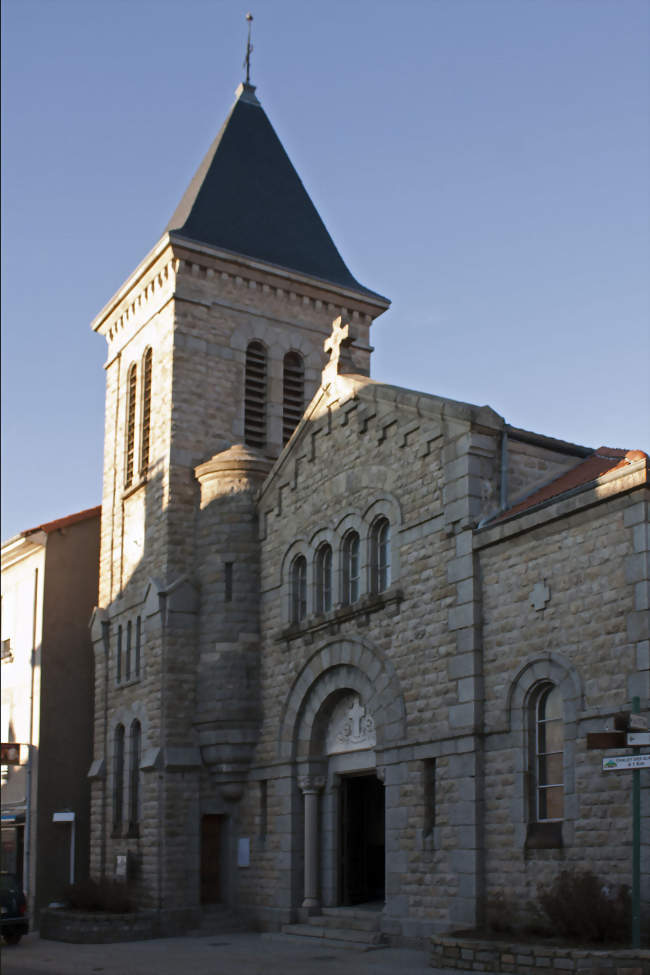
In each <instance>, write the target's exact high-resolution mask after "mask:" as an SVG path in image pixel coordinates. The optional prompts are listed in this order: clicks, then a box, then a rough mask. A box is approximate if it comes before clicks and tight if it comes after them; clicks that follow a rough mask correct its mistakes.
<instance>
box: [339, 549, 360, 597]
mask: <svg viewBox="0 0 650 975" xmlns="http://www.w3.org/2000/svg"><path fill="white" fill-rule="evenodd" d="M342 555H343V565H342V569H343V573H342V585H343V592H342V593H341V596H342V599H341V602H342V603H344V604H346V605H348V604H350V603H356V601H357V599H358V598H359V536H358V534H357V533H356V532H355V531H352V532H348V533H347V535H346V536H345V538H344V539H343V552H342Z"/></svg>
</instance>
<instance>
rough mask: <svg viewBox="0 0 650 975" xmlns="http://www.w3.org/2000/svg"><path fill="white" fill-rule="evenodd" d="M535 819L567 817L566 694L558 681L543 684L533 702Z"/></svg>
mask: <svg viewBox="0 0 650 975" xmlns="http://www.w3.org/2000/svg"><path fill="white" fill-rule="evenodd" d="M529 767H530V772H531V775H530V778H531V786H532V788H531V797H530V798H531V819H532V820H533V821H534V822H538V823H543V822H558V821H560V820H562V819H563V818H564V720H563V713H562V695H561V693H560V689H559V687H557V686H556V685H555V684H543V685H542V686H541V687H540V688H539V689H538V690H537V691H536V692H535V693H534V694H533V696H532V698H531V704H530V762H529Z"/></svg>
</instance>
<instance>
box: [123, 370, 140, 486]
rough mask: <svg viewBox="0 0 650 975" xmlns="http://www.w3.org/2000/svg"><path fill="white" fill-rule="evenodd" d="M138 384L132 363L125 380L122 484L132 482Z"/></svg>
mask: <svg viewBox="0 0 650 975" xmlns="http://www.w3.org/2000/svg"><path fill="white" fill-rule="evenodd" d="M137 386H138V367H137V366H136V365H135V364H133V365H132V366H131V368H130V369H129V371H128V374H127V380H126V456H125V458H124V486H125V487H127V488H128V487H131V485H132V484H133V465H134V457H135V399H136V394H137Z"/></svg>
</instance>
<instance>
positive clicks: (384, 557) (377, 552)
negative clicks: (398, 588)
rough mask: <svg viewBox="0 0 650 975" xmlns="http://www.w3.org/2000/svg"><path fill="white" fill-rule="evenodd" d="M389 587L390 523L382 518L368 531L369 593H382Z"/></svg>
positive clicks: (376, 520)
mask: <svg viewBox="0 0 650 975" xmlns="http://www.w3.org/2000/svg"><path fill="white" fill-rule="evenodd" d="M389 586H390V522H389V521H388V518H384V517H383V516H382V517H380V518H377V519H375V521H374V522H373V524H372V527H371V529H370V591H371V592H383V591H384V590H385V589H388V587H389Z"/></svg>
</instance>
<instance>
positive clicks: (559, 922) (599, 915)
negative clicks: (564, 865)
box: [537, 870, 631, 941]
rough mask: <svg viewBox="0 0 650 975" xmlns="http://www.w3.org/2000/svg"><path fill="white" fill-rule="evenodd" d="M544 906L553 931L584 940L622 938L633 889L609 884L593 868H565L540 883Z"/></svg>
mask: <svg viewBox="0 0 650 975" xmlns="http://www.w3.org/2000/svg"><path fill="white" fill-rule="evenodd" d="M537 896H538V899H539V904H540V907H541V909H542V910H543V911H544V913H545V914H546V916H547V917H548V919H549V921H550V922H551V925H552V928H553V933H554V934H559V935H563V936H565V937H568V938H579V939H580V940H581V941H623V940H625V939H626V937H627V936H628V934H629V930H630V924H631V901H630V890H629V887H627V885H625V884H621V885H620V886H619V887H614V886H612V887H608V886H607V885H605V884H603V882H602V881H601V880H599V879H598V877H597V876H596V874H595V873H593V872H592V871H591V870H576V871H574V872H570V871H568V870H563V871H562V872H561V873H560V874H559V875H558V876H557V877H556V878H555V880H553V882H552V883H551V884H549V885H548V886H544V885H543V884H540V885H538V887H537Z"/></svg>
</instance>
